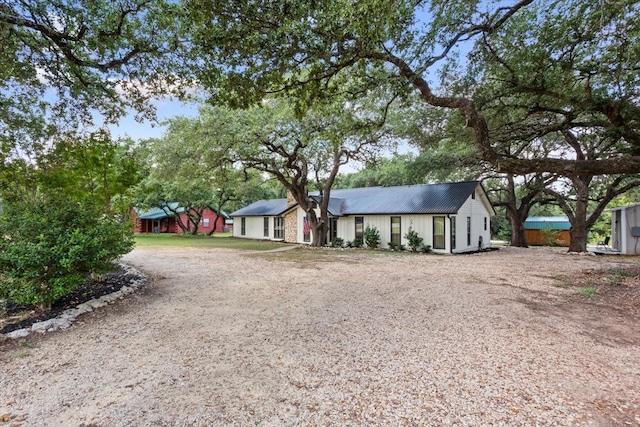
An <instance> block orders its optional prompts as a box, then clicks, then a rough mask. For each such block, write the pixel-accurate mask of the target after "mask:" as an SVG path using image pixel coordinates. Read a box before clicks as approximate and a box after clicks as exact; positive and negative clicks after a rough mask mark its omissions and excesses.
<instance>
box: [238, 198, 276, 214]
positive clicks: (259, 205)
mask: <svg viewBox="0 0 640 427" xmlns="http://www.w3.org/2000/svg"><path fill="white" fill-rule="evenodd" d="M286 210H287V199H273V200H258V201H257V202H254V203H251V204H250V205H249V206H245V207H244V208H241V209H238V210H237V211H235V212H232V213H231V216H232V217H233V216H277V215H280V214H282V213H283V212H284V211H286Z"/></svg>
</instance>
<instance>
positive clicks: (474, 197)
mask: <svg viewBox="0 0 640 427" xmlns="http://www.w3.org/2000/svg"><path fill="white" fill-rule="evenodd" d="M471 199H473V200H475V199H476V192H475V191H474V192H473V193H471Z"/></svg>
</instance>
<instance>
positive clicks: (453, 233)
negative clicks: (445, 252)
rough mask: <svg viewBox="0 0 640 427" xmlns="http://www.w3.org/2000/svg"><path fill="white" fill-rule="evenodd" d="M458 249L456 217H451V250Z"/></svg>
mask: <svg viewBox="0 0 640 427" xmlns="http://www.w3.org/2000/svg"><path fill="white" fill-rule="evenodd" d="M455 248H456V217H455V216H453V217H451V249H455Z"/></svg>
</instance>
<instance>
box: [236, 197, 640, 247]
mask: <svg viewBox="0 0 640 427" xmlns="http://www.w3.org/2000/svg"><path fill="white" fill-rule="evenodd" d="M483 199H484V197H483V192H482V191H481V190H476V197H475V199H472V198H471V197H469V198H468V199H467V201H466V202H465V203H464V204H463V205H462V207H461V208H460V210H459V211H458V213H457V214H455V215H454V214H451V215H447V214H442V215H420V214H412V215H392V214H385V215H349V216H344V217H340V218H338V221H337V234H338V237H340V238H342V239H343V240H344V241H345V242H350V241H353V240H354V239H355V217H356V216H358V217H359V216H362V217H363V219H364V228H365V229H366V227H367V225H369V226H373V227H376V228H377V229H378V231H379V232H380V247H381V248H388V244H387V243H388V242H389V241H391V217H392V216H399V217H400V236H401V243H402V244H403V245H407V239H405V237H404V235H405V234H406V233H407V231H408V230H409V227H411V228H412V229H413V230H415V231H416V232H417V233H418V235H419V236H420V237H422V238H423V239H424V244H425V245H430V246H431V247H432V249H433V218H434V217H444V218H445V248H444V249H433V251H434V252H438V253H451V252H453V253H460V252H468V251H475V250H477V249H478V242H479V239H480V237H482V242H483V248H486V247H489V246H490V239H491V224H490V219H491V214H492V212H491V211H490V210H489V209H490V208H489V207H490V205H489V204H488V201H487V200H486V199H484V200H483ZM296 213H297V221H296V226H297V242H298V243H306V244H308V243H310V242H304V241H303V239H304V234H303V229H304V217H305V215H306V213H305V212H304V210H302V209H301V208H300V207H297V209H296ZM316 213H317V214H318V215H319V212H317V211H316ZM451 217H455V218H456V248H455V249H453V250H452V249H451V222H450V218H451ZM467 217H471V244H470V245H467ZM245 218H246V233H245V235H241V234H240V232H241V228H242V227H241V222H242V217H235V218H234V227H233V236H234V237H240V238H248V239H267V238H269V239H273V218H274V217H273V216H270V217H268V218H269V237H265V236H264V229H263V225H264V222H263V221H264V217H262V216H260V217H245ZM485 218H486V230H485ZM311 240H313V236H312V239H311ZM639 246H640V244H639Z"/></svg>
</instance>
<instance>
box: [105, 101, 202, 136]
mask: <svg viewBox="0 0 640 427" xmlns="http://www.w3.org/2000/svg"><path fill="white" fill-rule="evenodd" d="M153 105H155V107H156V109H157V115H158V123H152V122H150V121H148V120H145V121H144V122H142V123H138V122H136V120H135V113H134V112H133V111H132V112H130V113H129V115H127V116H126V117H123V118H122V119H121V120H120V122H119V123H118V124H117V125H111V126H109V129H111V133H112V136H113V137H114V138H120V137H121V138H124V137H129V138H131V139H133V140H135V141H139V140H141V139H147V138H159V137H161V136H162V135H163V133H164V132H165V130H166V128H167V126H166V125H163V124H162V122H164V121H166V120H167V119H169V118H171V117H176V116H186V117H195V116H197V114H198V104H195V103H185V102H181V101H178V100H175V99H173V100H172V99H168V98H167V99H161V100H157V101H154V102H153Z"/></svg>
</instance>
